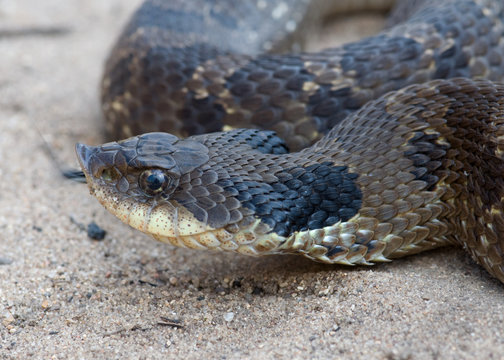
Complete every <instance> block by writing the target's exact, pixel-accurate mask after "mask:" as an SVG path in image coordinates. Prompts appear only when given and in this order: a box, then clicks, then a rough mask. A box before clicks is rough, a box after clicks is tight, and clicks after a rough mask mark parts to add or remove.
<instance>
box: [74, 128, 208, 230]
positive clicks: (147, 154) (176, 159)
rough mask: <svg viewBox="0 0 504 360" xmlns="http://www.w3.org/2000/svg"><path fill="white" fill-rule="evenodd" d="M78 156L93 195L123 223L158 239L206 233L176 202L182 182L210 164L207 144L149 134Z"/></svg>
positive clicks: (80, 150) (80, 147) (80, 149)
mask: <svg viewBox="0 0 504 360" xmlns="http://www.w3.org/2000/svg"><path fill="white" fill-rule="evenodd" d="M76 152H77V158H78V160H79V163H80V166H81V168H82V170H83V172H84V174H85V176H86V181H87V183H88V186H89V189H90V192H91V194H92V195H94V196H95V197H96V198H97V199H98V201H99V202H100V203H101V204H102V205H103V206H104V207H105V208H106V209H107V210H109V211H110V212H112V213H113V214H114V215H116V216H117V217H118V218H119V219H121V220H122V221H123V222H125V223H127V224H129V225H131V226H132V227H134V228H136V229H138V230H140V231H142V232H145V233H147V234H150V235H152V236H154V237H174V238H177V237H179V236H180V235H182V236H183V235H185V234H192V233H199V232H204V231H205V230H206V224H204V223H201V222H198V221H197V220H195V219H194V218H193V215H192V214H191V213H190V212H188V211H184V209H183V208H182V209H181V208H180V206H178V205H177V204H176V203H175V201H174V200H173V199H172V196H173V193H174V192H176V190H177V188H178V186H179V183H180V180H181V178H182V177H183V176H184V175H186V174H188V173H190V172H191V171H193V170H194V169H196V168H197V167H199V166H201V165H203V164H205V163H206V162H207V161H208V159H209V156H208V149H207V147H206V146H205V145H203V144H201V143H199V142H197V141H193V140H181V139H179V138H177V137H176V136H174V135H171V134H166V133H148V134H143V135H141V136H136V137H132V138H129V139H126V140H123V141H119V142H111V143H107V144H104V145H100V146H88V145H84V144H77V145H76Z"/></svg>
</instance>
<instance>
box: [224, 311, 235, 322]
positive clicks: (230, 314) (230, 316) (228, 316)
mask: <svg viewBox="0 0 504 360" xmlns="http://www.w3.org/2000/svg"><path fill="white" fill-rule="evenodd" d="M234 315H235V314H234V312H228V313H225V314H224V320H225V321H227V322H230V321H233V319H234Z"/></svg>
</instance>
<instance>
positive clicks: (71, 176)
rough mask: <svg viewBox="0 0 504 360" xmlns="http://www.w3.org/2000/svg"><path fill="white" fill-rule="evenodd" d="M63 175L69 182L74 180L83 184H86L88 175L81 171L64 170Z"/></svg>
mask: <svg viewBox="0 0 504 360" xmlns="http://www.w3.org/2000/svg"><path fill="white" fill-rule="evenodd" d="M61 175H62V176H63V177H64V178H66V179H68V180H72V181H75V182H79V183H83V184H85V183H86V175H84V172H82V171H81V170H77V169H62V170H61Z"/></svg>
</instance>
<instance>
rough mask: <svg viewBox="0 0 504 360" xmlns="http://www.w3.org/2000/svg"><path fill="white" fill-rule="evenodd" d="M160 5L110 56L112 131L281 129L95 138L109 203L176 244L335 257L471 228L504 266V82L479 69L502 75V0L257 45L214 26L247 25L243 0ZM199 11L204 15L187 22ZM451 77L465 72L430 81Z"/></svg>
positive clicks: (87, 162)
mask: <svg viewBox="0 0 504 360" xmlns="http://www.w3.org/2000/svg"><path fill="white" fill-rule="evenodd" d="M161 3H163V2H156V1H147V2H146V5H144V8H143V10H142V9H141V10H140V12H139V13H137V14H136V15H135V17H134V18H133V20H132V22H131V23H130V25H128V26H127V27H126V32H125V34H124V35H123V37H122V38H121V41H120V42H119V44H118V45H117V46H116V48H115V50H114V51H113V53H112V56H111V58H110V60H109V62H108V65H107V71H106V76H105V79H104V89H105V90H104V109H105V114H106V115H107V117H108V120H109V122H108V124H109V126H110V129H116V130H117V132H116V134H117V135H130V134H133V133H134V132H136V131H146V130H154V129H157V130H166V127H168V129H169V130H170V131H171V132H173V133H175V134H178V135H180V134H182V135H186V134H187V133H199V132H201V131H206V130H217V129H220V128H221V127H222V126H223V124H227V125H229V126H231V127H237V126H251V127H255V126H261V127H263V128H265V129H273V130H275V131H276V133H277V134H278V135H279V136H277V135H276V134H275V133H274V132H271V131H269V130H256V129H248V130H247V129H237V130H232V131H228V132H219V133H213V134H206V135H193V136H190V137H188V138H187V139H182V138H180V137H177V136H175V135H171V134H167V133H148V134H144V135H141V136H137V137H132V138H130V139H128V140H125V141H121V142H112V143H108V144H105V145H102V146H98V147H89V146H85V145H81V144H79V145H78V146H77V154H78V157H79V161H80V163H81V166H82V168H83V170H84V172H85V174H86V177H87V181H88V185H89V187H90V190H91V193H92V194H93V195H95V196H96V197H97V199H98V200H99V201H100V202H101V203H102V204H103V205H104V206H105V207H106V208H107V209H108V210H110V211H111V212H112V213H114V214H115V215H116V216H118V217H119V218H120V219H121V220H123V221H124V222H125V223H127V224H129V225H131V226H133V227H135V228H137V229H139V230H141V231H143V232H145V233H147V234H150V235H152V236H153V237H154V238H156V239H158V240H161V241H166V242H170V243H172V244H174V245H177V246H185V247H190V248H202V249H203V248H206V249H214V250H231V251H237V252H240V253H243V254H249V255H264V254H275V253H300V254H303V255H305V256H307V257H310V258H312V259H315V260H318V261H323V262H328V263H341V264H369V263H371V262H376V261H387V260H388V259H391V258H395V257H400V256H404V255H408V254H412V253H416V252H419V251H423V250H427V249H432V248H435V247H438V246H443V245H448V244H460V245H462V246H463V247H464V248H466V249H467V250H468V251H469V252H470V253H471V254H472V256H473V257H474V258H475V259H476V261H478V262H479V263H480V264H482V265H483V266H484V267H485V268H486V269H487V270H488V271H489V272H490V273H491V274H493V275H494V276H496V277H497V278H499V279H500V280H501V281H504V264H503V247H504V239H503V238H502V235H501V234H502V233H503V231H504V220H503V217H502V210H503V203H502V201H503V196H504V182H503V181H502V180H501V178H502V176H501V174H502V173H503V171H504V162H503V159H502V148H503V147H504V145H502V144H504V138H503V137H502V136H503V135H504V128H503V122H504V98H503V95H504V88H503V87H502V86H501V85H498V84H494V83H492V82H491V81H489V80H472V79H469V78H478V77H485V78H487V79H490V80H500V79H501V78H502V73H503V71H504V70H502V69H501V66H499V65H500V63H501V58H502V55H503V54H504V43H503V41H504V40H502V39H503V37H502V34H503V29H504V27H503V26H502V23H501V19H502V17H503V9H502V6H501V3H500V2H497V1H490V0H488V1H472V0H471V1H466V0H464V1H457V2H456V4H457V5H456V6H455V5H454V4H455V2H454V1H449V0H448V1H437V2H429V1H416V2H414V3H412V5H411V6H405V7H401V6H399V7H398V10H397V11H401V12H403V13H409V14H410V18H409V19H408V20H406V21H405V22H404V23H402V24H398V25H396V26H394V27H393V28H391V29H390V30H387V31H386V32H384V33H383V34H380V35H378V36H377V37H373V38H369V39H365V40H362V41H360V42H358V43H355V44H349V45H346V46H344V47H342V48H338V49H330V50H327V51H323V52H321V53H318V54H300V55H256V56H254V57H252V56H251V55H242V54H241V53H240V51H241V50H240V49H239V47H240V46H243V43H241V44H236V46H237V49H233V48H232V47H233V46H234V45H233V44H235V43H229V44H227V43H224V44H221V43H220V42H219V41H218V40H219V36H222V34H220V35H219V31H220V30H218V29H217V30H216V34H217V35H215V34H211V33H208V32H205V31H204V29H205V27H206V26H210V25H209V24H211V25H214V23H213V21H216V20H219V21H220V22H223V23H222V24H221V25H223V24H225V25H226V26H231V25H230V23H233V26H236V27H239V26H238V24H235V23H234V22H233V21H232V19H233V16H235V17H234V19H238V18H239V17H236V16H237V15H236V14H239V12H236V11H238V10H243V8H240V9H235V8H234V7H232V6H229V7H227V6H224V7H222V8H221V7H220V6H219V5H216V4H213V2H212V6H215V7H210V8H207V7H204V6H202V5H201V4H198V2H197V1H195V2H184V3H183V5H182V4H179V3H178V2H170V5H169V7H168V5H166V4H165V5H162V4H161ZM219 3H220V2H219ZM163 4H164V3H163ZM299 4H301V5H303V4H304V3H299ZM299 4H298V5H299ZM198 5H201V6H198ZM292 5H293V6H294V3H293V4H292ZM298 5H296V6H298ZM301 5H299V6H301ZM156 6H157V7H158V8H156V11H154V12H152V11H153V8H154V7H156ZM303 6H304V5H303ZM164 7H166V9H165V8H164ZM296 9H298V8H296ZM221 11H225V12H224V13H222V12H221ZM274 11H275V10H274V9H273V10H271V9H269V10H268V11H267V13H268V14H271V13H272V12H274ZM309 11H310V10H309ZM166 13H168V14H169V15H170V16H171V17H170V16H169V17H164V16H165V15H166ZM245 13H248V12H247V11H245ZM152 14H157V15H156V16H159V17H156V16H154V15H152ZM198 14H199V15H202V14H206V15H205V16H203V18H202V19H205V21H203V22H199V23H198V24H199V25H198V26H196V27H194V28H184V26H187V24H188V21H189V19H193V20H194V18H195V17H196V16H197V15H198ZM208 14H210V15H208ZM396 14H397V13H396ZM161 15H162V16H161ZM207 15H208V16H209V18H207V17H206V16H207ZM263 15H264V14H263ZM153 16H154V19H153ZM224 20H226V21H224ZM149 21H151V22H150V23H151V24H154V25H152V27H151V28H149V27H148V26H147V25H146V24H149ZM244 21H245V20H244ZM299 21H303V20H299ZM245 22H246V21H245ZM247 24H250V23H247ZM161 27H162V28H161ZM178 27H180V28H178ZM167 29H169V30H167ZM222 31H224V30H222ZM167 34H170V35H173V36H167ZM202 34H204V36H202ZM165 35H166V36H165ZM212 36H215V38H212ZM234 36H245V35H244V34H241V33H237V34H234V33H233V34H232V36H231V38H234ZM258 36H259V35H258ZM167 44H169V45H167ZM245 47H247V48H249V47H250V50H251V52H256V51H257V52H258V51H259V50H260V49H254V48H253V47H252V46H245ZM197 54H198V55H197ZM196 55H197V56H196ZM457 76H463V77H465V78H460V77H457ZM445 77H447V78H452V77H456V78H453V79H449V80H444V79H439V80H434V81H432V80H430V79H432V78H445ZM410 83H421V84H416V85H412V86H407V87H404V86H405V85H407V84H410ZM422 83H423V84H422ZM398 88H401V89H400V90H397V91H393V92H390V93H388V94H386V95H383V93H385V92H387V91H389V90H393V89H398ZM373 99H375V100H373ZM140 120H142V122H141V123H138V121H140ZM323 133H326V134H325V135H323ZM309 144H312V145H311V146H308V145H309ZM306 146H308V147H306ZM300 148H303V149H302V150H299V149H300ZM289 149H290V150H291V152H290V153H289V152H288V150H289ZM293 149H294V150H299V151H297V152H296V151H292V150H293ZM152 170H155V171H158V173H159V172H160V173H161V174H162V178H163V177H164V179H165V180H166V181H165V182H164V183H163V184H164V187H163V188H162V189H161V191H160V192H159V193H152V194H151V193H150V190H149V188H147V187H146V184H145V183H144V181H143V180H141V179H145V178H146V176H147V175H149V174H151V171H152ZM145 174H147V175H145ZM144 175H145V176H144Z"/></svg>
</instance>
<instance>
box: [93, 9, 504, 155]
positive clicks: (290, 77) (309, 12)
mask: <svg viewBox="0 0 504 360" xmlns="http://www.w3.org/2000/svg"><path fill="white" fill-rule="evenodd" d="M327 3H329V4H330V3H331V2H328V1H325V0H324V1H321V0H316V1H313V2H311V3H310V4H311V5H310V6H308V5H307V4H308V2H307V1H303V0H289V1H266V2H261V1H259V2H257V1H255V0H254V1H241V2H236V1H232V0H223V1H219V2H213V1H207V0H192V1H185V0H184V1H162V0H148V1H146V2H145V3H144V4H143V5H142V7H141V8H140V9H139V11H138V12H137V13H136V14H135V15H134V16H133V18H132V20H131V21H130V23H129V24H128V25H127V26H126V29H125V31H124V33H123V35H122V36H121V38H120V40H119V42H118V44H117V45H116V46H115V48H114V49H113V51H112V53H111V55H110V57H109V60H108V62H107V66H106V70H105V76H104V80H103V95H102V101H103V110H104V113H105V116H106V118H107V129H108V131H109V133H110V134H111V135H112V137H113V138H114V139H120V138H126V137H129V136H132V135H136V134H141V133H145V132H149V131H166V132H169V133H172V134H174V135H177V136H182V137H186V136H188V135H191V134H201V133H207V132H212V131H220V130H222V128H223V126H225V125H228V126H230V127H234V128H243V127H253V128H261V129H269V130H274V131H276V132H277V134H278V135H279V136H280V137H281V138H283V139H286V141H287V145H288V147H289V149H290V150H291V151H297V150H299V149H301V148H304V147H306V146H308V145H310V144H312V143H313V142H315V141H316V140H318V139H319V138H320V137H321V136H322V134H324V133H326V132H327V131H328V130H329V129H331V128H332V127H333V126H334V125H335V124H337V123H338V122H339V121H341V119H343V118H345V117H346V116H347V115H348V114H349V113H351V112H353V111H355V110H357V109H359V108H360V107H361V106H362V105H364V104H365V103H366V102H368V101H370V100H372V99H375V98H377V97H379V96H381V95H383V94H385V93H386V92H388V91H391V90H395V89H400V88H402V87H404V86H406V85H409V84H415V83H421V82H425V81H428V80H430V79H436V78H451V77H457V76H461V77H470V78H487V79H490V80H494V81H496V80H501V79H502V76H503V74H504V66H502V63H503V58H504V37H503V36H502V32H503V25H502V20H503V18H504V15H503V9H502V7H503V5H502V2H500V1H496V0H441V1H440V0H431V1H429V0H422V1H419V0H417V1H413V2H407V3H412V4H413V6H411V7H408V6H406V5H403V6H399V10H398V11H399V12H400V13H401V14H408V16H409V18H407V20H406V21H404V22H402V23H399V24H397V25H395V26H393V27H391V28H389V29H388V30H386V31H384V32H382V33H381V34H378V35H376V36H374V37H370V38H367V39H363V40H361V41H358V42H356V43H351V44H347V45H345V46H342V47H340V48H334V49H328V50H325V51H322V52H319V53H315V54H312V53H310V54H305V53H301V54H290V55H276V54H263V52H264V51H265V50H268V49H270V48H273V49H275V48H277V47H280V48H285V45H283V44H284V42H282V40H280V38H284V37H285V36H284V35H285V33H286V31H285V29H289V30H292V29H295V26H294V25H295V24H298V23H299V24H303V25H305V24H306V23H312V21H311V20H312V19H314V18H315V19H318V18H320V14H319V13H318V12H319V11H318V10H320V9H321V8H322V9H324V10H325V9H327V8H328V6H327V5H324V4H327ZM403 3H404V2H403ZM257 4H263V5H264V7H260V6H258V5H257ZM399 5H400V4H399ZM289 10H290V11H289ZM396 18H400V19H401V20H402V19H404V16H402V17H399V16H396ZM273 20H274V21H273ZM258 24H260V26H259V25H258ZM305 28H306V26H303V27H302V28H301V29H302V30H303V31H298V32H294V34H293V35H292V36H291V37H292V38H296V39H297V38H299V36H295V35H296V34H298V33H303V32H304V31H305V30H306V29H305ZM279 43H280V45H278V46H275V45H276V44H279Z"/></svg>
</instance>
